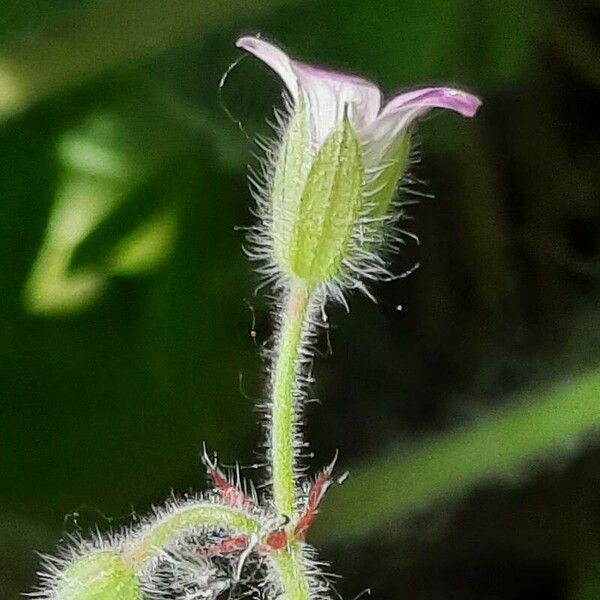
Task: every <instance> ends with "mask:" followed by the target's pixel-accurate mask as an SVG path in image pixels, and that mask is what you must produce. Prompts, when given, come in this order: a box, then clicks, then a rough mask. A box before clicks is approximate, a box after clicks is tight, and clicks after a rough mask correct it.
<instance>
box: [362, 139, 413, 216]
mask: <svg viewBox="0 0 600 600" xmlns="http://www.w3.org/2000/svg"><path fill="white" fill-rule="evenodd" d="M410 142H411V139H410V133H409V132H406V133H404V135H401V136H400V137H399V138H398V139H397V140H396V141H395V142H394V145H393V146H392V147H391V148H390V150H388V152H387V153H386V154H385V156H384V157H383V158H382V161H381V163H382V165H385V166H384V168H383V170H382V171H381V172H380V173H379V174H378V175H376V176H375V177H374V178H373V181H372V184H371V185H372V187H373V188H374V190H376V191H374V192H373V194H372V195H371V196H370V198H369V204H370V205H371V210H370V211H369V216H372V217H384V216H385V215H386V214H387V213H388V211H389V208H390V204H391V202H392V200H393V198H394V194H395V192H396V186H397V185H398V182H399V181H400V180H401V179H402V177H404V175H405V174H406V170H407V168H408V159H409V155H410ZM368 191H369V190H368V189H367V190H366V193H367V194H368Z"/></svg>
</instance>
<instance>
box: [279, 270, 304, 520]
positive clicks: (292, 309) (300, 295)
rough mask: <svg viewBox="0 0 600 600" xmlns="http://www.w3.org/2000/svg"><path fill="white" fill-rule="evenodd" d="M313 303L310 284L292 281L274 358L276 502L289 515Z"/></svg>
mask: <svg viewBox="0 0 600 600" xmlns="http://www.w3.org/2000/svg"><path fill="white" fill-rule="evenodd" d="M309 306H310V292H309V290H308V288H307V287H306V286H304V285H303V284H302V283H300V282H294V283H292V285H291V286H290V290H289V292H288V297H287V301H286V305H285V307H284V310H283V313H282V315H281V317H280V323H279V327H280V331H279V336H278V338H279V340H278V343H277V345H276V348H275V357H274V360H273V372H272V381H271V395H272V398H271V428H270V440H269V456H270V463H271V471H272V473H271V476H272V479H273V502H274V505H275V509H276V511H277V513H278V514H279V515H280V516H281V517H284V518H287V519H292V517H293V515H294V513H295V512H296V460H297V448H298V446H299V444H300V439H299V438H300V435H301V433H300V430H299V427H298V417H299V408H298V395H299V394H300V393H301V391H300V389H299V383H298V378H299V376H300V375H301V371H302V366H301V362H302V348H303V346H304V345H305V342H306V338H307V336H308V330H309V323H308V321H309Z"/></svg>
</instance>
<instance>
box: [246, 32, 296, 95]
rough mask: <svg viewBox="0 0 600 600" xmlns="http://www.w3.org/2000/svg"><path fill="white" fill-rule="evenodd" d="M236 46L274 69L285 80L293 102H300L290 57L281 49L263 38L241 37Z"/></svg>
mask: <svg viewBox="0 0 600 600" xmlns="http://www.w3.org/2000/svg"><path fill="white" fill-rule="evenodd" d="M235 45H236V46H237V47H238V48H241V49H242V50H246V52H250V54H254V56H256V58H258V59H260V60H262V61H263V62H264V63H265V64H266V65H267V66H268V67H270V68H271V69H273V71H275V73H277V75H279V77H281V79H282V80H283V83H284V84H285V86H286V87H287V89H288V91H289V92H290V94H291V96H292V100H293V101H294V102H297V101H298V80H297V77H296V73H295V72H294V70H293V68H292V61H291V59H290V57H289V56H288V55H287V54H286V53H285V52H284V51H283V50H281V48H278V47H277V46H275V45H274V44H271V43H269V42H266V41H265V40H263V39H261V38H258V37H252V36H245V37H241V38H240V39H239V40H238V41H237V42H236V43H235Z"/></svg>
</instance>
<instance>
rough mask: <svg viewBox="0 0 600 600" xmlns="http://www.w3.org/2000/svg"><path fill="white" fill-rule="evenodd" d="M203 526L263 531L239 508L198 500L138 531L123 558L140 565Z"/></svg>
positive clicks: (242, 531)
mask: <svg viewBox="0 0 600 600" xmlns="http://www.w3.org/2000/svg"><path fill="white" fill-rule="evenodd" d="M205 528H208V529H211V530H214V531H218V530H219V529H223V530H225V531H227V532H229V533H232V534H243V535H247V536H252V535H258V536H261V534H264V533H263V532H262V529H261V526H260V524H259V523H258V521H256V520H255V519H254V518H252V517H251V516H250V515H248V514H247V513H246V512H244V511H243V510H239V509H236V508H231V507H229V506H223V505H220V504H211V503H208V502H199V503H197V504H190V505H189V506H182V507H180V508H178V509H176V510H175V511H173V512H172V513H169V514H167V515H165V516H164V517H163V518H162V519H160V520H159V521H158V522H156V523H155V524H153V525H152V526H151V527H149V528H148V529H145V530H142V535H141V536H140V538H139V540H138V543H137V544H135V545H134V546H133V548H132V549H131V550H130V551H129V552H127V554H126V558H127V560H128V561H129V562H131V563H132V564H134V565H135V566H136V568H141V567H142V566H143V565H144V563H146V562H147V561H148V560H149V559H151V558H153V557H155V556H156V555H158V554H160V552H162V551H163V550H164V549H165V548H166V547H167V546H168V545H169V544H171V543H172V542H173V541H174V540H176V539H178V538H180V537H182V536H184V535H186V534H190V533H193V532H194V531H200V530H202V529H205Z"/></svg>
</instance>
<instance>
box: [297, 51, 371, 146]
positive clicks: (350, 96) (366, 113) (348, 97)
mask: <svg viewBox="0 0 600 600" xmlns="http://www.w3.org/2000/svg"><path fill="white" fill-rule="evenodd" d="M292 68H293V70H294V72H295V73H296V75H297V77H298V83H299V84H300V89H301V90H302V93H303V95H304V97H305V99H306V101H307V103H308V107H309V121H310V125H311V129H312V138H313V141H314V142H315V143H316V144H317V145H319V146H320V144H321V143H322V142H323V141H324V140H325V138H326V137H327V136H328V135H329V134H330V133H331V132H332V131H333V130H334V129H336V128H337V126H338V125H339V124H340V123H341V122H342V120H343V118H344V114H347V115H348V118H349V119H350V122H351V123H352V125H353V126H354V128H355V129H357V130H358V129H362V128H363V127H365V126H367V125H369V124H370V123H372V122H373V121H374V120H375V119H376V117H377V114H378V113H379V109H380V107H381V92H380V91H379V88H378V87H377V86H376V85H375V84H374V83H372V82H371V81H368V80H366V79H363V78H361V77H356V76H354V75H347V74H345V73H338V72H336V71H327V70H324V69H320V68H318V67H314V66H312V65H308V64H305V63H301V62H297V61H292Z"/></svg>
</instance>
